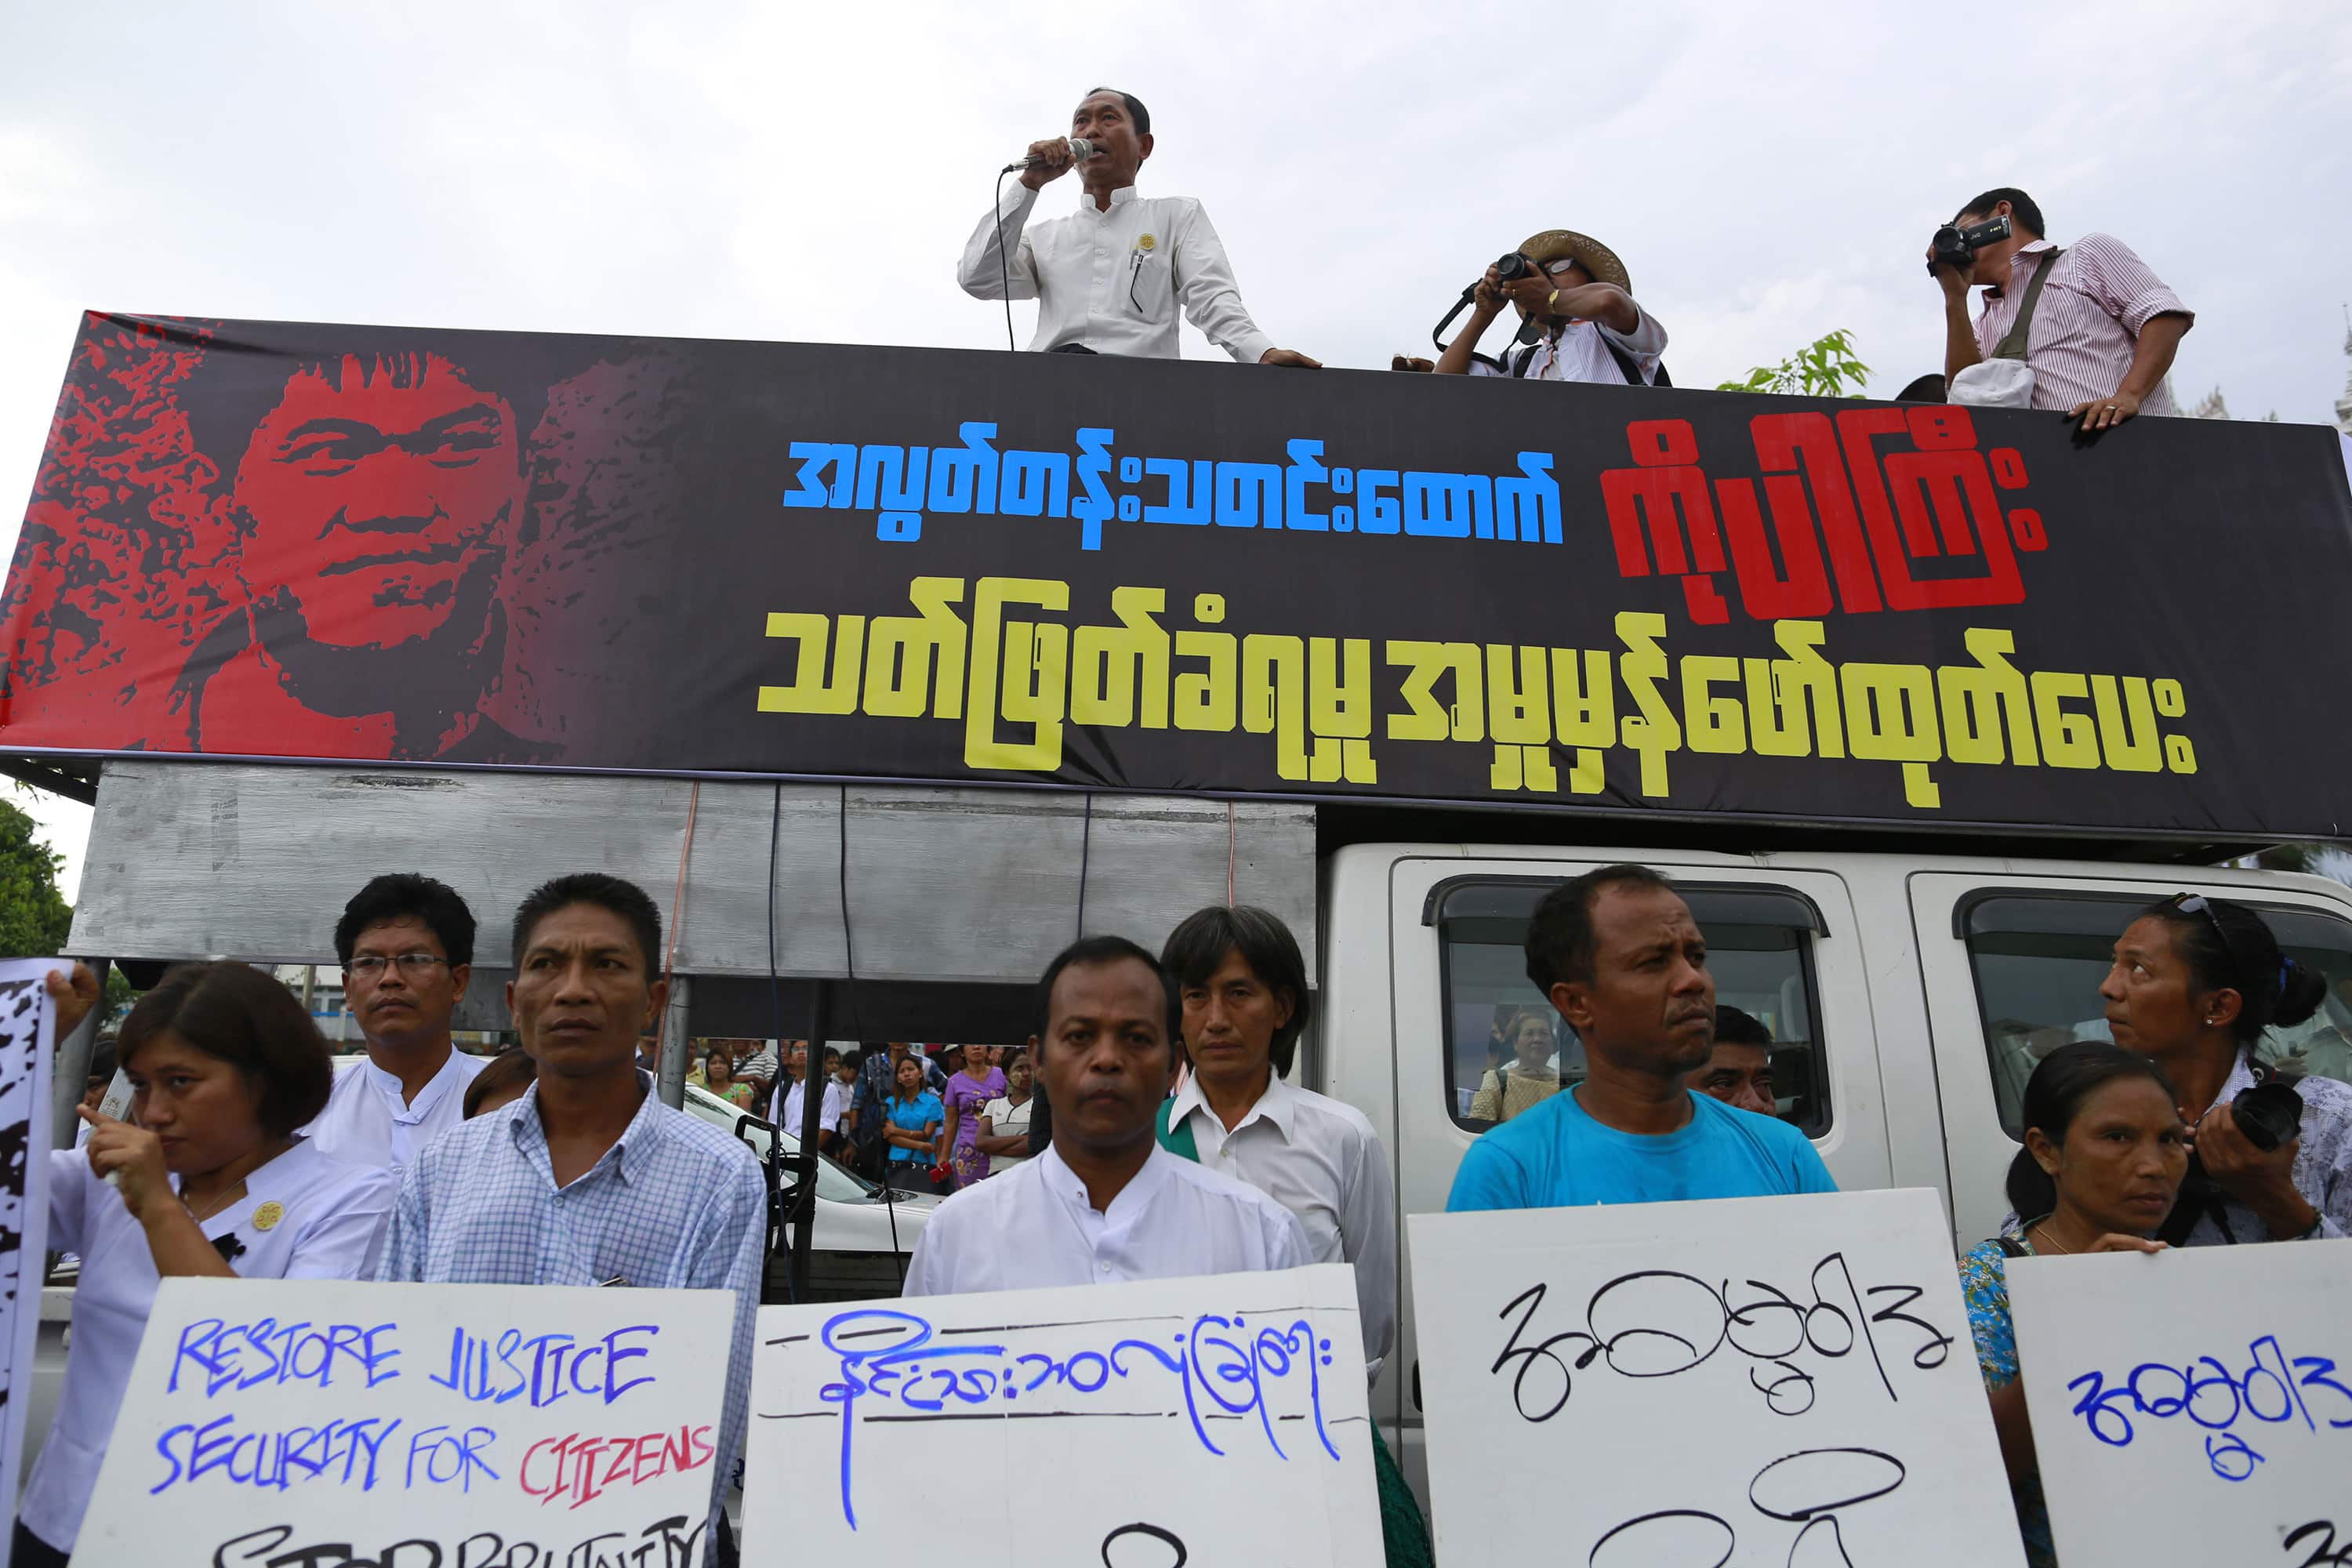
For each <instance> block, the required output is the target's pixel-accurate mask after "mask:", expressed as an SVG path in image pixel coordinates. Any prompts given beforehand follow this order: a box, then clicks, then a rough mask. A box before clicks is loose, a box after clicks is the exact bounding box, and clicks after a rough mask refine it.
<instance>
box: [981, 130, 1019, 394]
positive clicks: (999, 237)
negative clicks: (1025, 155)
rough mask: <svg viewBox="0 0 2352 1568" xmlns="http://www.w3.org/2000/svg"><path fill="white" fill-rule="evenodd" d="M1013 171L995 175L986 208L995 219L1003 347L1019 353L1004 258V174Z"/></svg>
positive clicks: (1009, 268) (1009, 276)
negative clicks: (1002, 301) (1001, 305)
mask: <svg viewBox="0 0 2352 1568" xmlns="http://www.w3.org/2000/svg"><path fill="white" fill-rule="evenodd" d="M1011 173H1013V171H1012V170H1010V169H1001V170H999V171H997V175H996V196H995V200H994V202H993V203H992V205H991V206H990V207H989V209H988V212H989V216H991V217H992V218H994V219H995V220H996V278H997V282H998V284H999V286H1000V288H1001V289H1002V291H1003V296H1004V347H1005V352H1007V353H1020V352H1021V345H1020V344H1019V343H1017V342H1014V341H1013V268H1012V266H1011V264H1010V263H1009V262H1007V261H1006V260H1005V258H1004V176H1005V175H1007V174H1011Z"/></svg>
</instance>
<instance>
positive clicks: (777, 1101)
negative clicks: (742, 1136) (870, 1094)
mask: <svg viewBox="0 0 2352 1568" xmlns="http://www.w3.org/2000/svg"><path fill="white" fill-rule="evenodd" d="M806 1082H807V1080H806V1079H803V1080H802V1081H801V1082H800V1083H793V1084H787V1085H786V1086H785V1087H784V1088H782V1089H778V1090H776V1092H775V1093H773V1094H772V1095H770V1096H769V1097H768V1110H769V1112H770V1114H769V1120H770V1121H774V1122H775V1123H776V1125H777V1126H779V1127H781V1128H782V1129H783V1130H784V1131H787V1132H789V1133H791V1134H792V1135H793V1137H795V1138H797V1137H799V1136H800V1135H801V1108H802V1105H803V1101H804V1100H805V1099H806V1097H805V1096H803V1094H802V1093H801V1089H803V1086H804V1085H805V1084H806ZM848 1114H849V1086H848V1085H847V1084H845V1083H843V1082H842V1081H841V1080H840V1079H837V1078H835V1077H833V1076H832V1075H831V1074H829V1073H828V1074H827V1075H826V1076H825V1080H824V1098H823V1099H821V1100H818V1101H817V1107H816V1124H817V1127H818V1128H819V1130H821V1131H826V1132H831V1133H833V1134H835V1136H838V1135H839V1134H840V1132H841V1119H842V1118H843V1117H845V1116H846V1115H848Z"/></svg>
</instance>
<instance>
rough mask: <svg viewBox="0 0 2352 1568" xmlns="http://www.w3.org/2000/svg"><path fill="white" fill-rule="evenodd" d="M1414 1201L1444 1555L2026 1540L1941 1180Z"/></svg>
mask: <svg viewBox="0 0 2352 1568" xmlns="http://www.w3.org/2000/svg"><path fill="white" fill-rule="evenodd" d="M1408 1224H1409V1225H1410V1226H1411V1231H1412V1279H1413V1298H1412V1299H1413V1308H1414V1314H1415V1321H1416V1327H1417V1331H1418V1336H1419V1344H1420V1350H1421V1373H1422V1398H1423V1406H1424V1415H1425V1418H1426V1420H1427V1422H1428V1439H1429V1488H1430V1499H1431V1502H1432V1504H1433V1510H1432V1511H1433V1522H1434V1525H1435V1528H1436V1533H1437V1556H1438V1561H1439V1562H1441V1563H1573V1564H1576V1565H1577V1568H1722V1565H1726V1564H1729V1565H1740V1564H1757V1565H1761V1564H1766V1563H1769V1564H1772V1565H1773V1568H1781V1565H1782V1564H1801V1565H1815V1568H1832V1565H1835V1568H1843V1565H1845V1564H1852V1568H1892V1565H1895V1564H1900V1565H1902V1568H1931V1565H1938V1564H1950V1565H1952V1568H1962V1565H1966V1568H1988V1565H1995V1564H2013V1563H2022V1562H2023V1560H2024V1553H2023V1550H2022V1548H2021V1546H2020V1545H2019V1542H2018V1538H2017V1526H2016V1523H2015V1514H2014V1511H2013V1510H2012V1509H2011V1504H2010V1497H2009V1485H2008V1482H2007V1480H2006V1479H2005V1478H2004V1476H2003V1473H2002V1470H2001V1465H2000V1450H1999V1447H1998V1445H1997V1443H1996V1441H1995V1439H1994V1436H1993V1429H1992V1413H1991V1409H1990V1406H1989V1405H1987V1404H1986V1402H1985V1392H1984V1385H1983V1383H1982V1381H1981V1380H1980V1379H1979V1375H1978V1373H1977V1360H1976V1354H1975V1352H1974V1349H1973V1348H1972V1346H1971V1343H1970V1341H1969V1325H1968V1318H1967V1315H1966V1313H1965V1312H1964V1311H1963V1310H1962V1308H1961V1305H1960V1295H1959V1284H1958V1274H1957V1272H1956V1270H1955V1268H1954V1265H1953V1260H1952V1249H1951V1243H1950V1235H1951V1233H1950V1232H1949V1230H1948V1229H1947V1228H1946V1226H1945V1224H1944V1215H1943V1209H1942V1207H1941V1205H1939V1204H1938V1202H1937V1197H1936V1194H1934V1193H1932V1192H1927V1191H1908V1192H1879V1193H1853V1194H1822V1195H1819V1196H1809V1197H1783V1198H1738V1199H1726V1200H1720V1201H1717V1202H1711V1203H1684V1204H1638V1205H1622V1206H1618V1207H1606V1208H1556V1209H1525V1210H1517V1211H1512V1212H1507V1213H1491V1214H1461V1215H1412V1217H1411V1219H1410V1220H1409V1221H1408Z"/></svg>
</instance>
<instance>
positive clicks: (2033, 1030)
mask: <svg viewBox="0 0 2352 1568" xmlns="http://www.w3.org/2000/svg"><path fill="white" fill-rule="evenodd" d="M1627 860H1631V861H1638V862H1640V863H1641V864H1643V865H1646V866H1651V867H1654V868H1657V869H1658V870H1661V871H1663V872H1664V873H1665V874H1667V875H1668V876H1670V877H1671V878H1673V879H1674V880H1675V885H1676V888H1677V889H1678V890H1679V891H1680V892H1681V893H1682V896H1683V897H1684V898H1685V900H1687V901H1688V902H1689V904H1690V906H1691V909H1692V912H1693V913H1694V914H1695V915H1696V918H1697V921H1698V923H1699V926H1700V928H1701V929H1702V930H1703V931H1705V933H1706V939H1707V966H1708V968H1709V969H1710V970H1712V971H1713V972H1714V974H1715V980H1716V988H1717V1000H1718V1001H1719V1002H1720V1003H1723V1004H1726V1005H1731V1006H1736V1007H1738V1008H1740V1009H1741V1010H1743V1011H1745V1012H1748V1013H1749V1014H1751V1015H1753V1016H1756V1017H1757V1018H1758V1019H1759V1020H1761V1021H1762V1022H1763V1023H1764V1024H1765V1025H1766V1026H1767V1027H1768V1028H1769V1029H1770V1030H1771V1032H1772V1037H1773V1039H1774V1040H1775V1041H1776V1042H1777V1045H1776V1047H1775V1049H1774V1053H1773V1054H1774V1063H1773V1066H1774V1074H1773V1077H1774V1082H1775V1088H1776V1090H1777V1092H1778V1093H1779V1094H1780V1097H1781V1101H1780V1105H1781V1114H1782V1115H1783V1116H1784V1117H1785V1118H1787V1119H1788V1120H1790V1121H1793V1122H1795V1123H1796V1124H1797V1125H1798V1126H1800V1127H1801V1128H1803V1129H1804V1131H1806V1132H1807V1133H1808V1134H1809V1135H1811V1138H1812V1140H1813V1142H1814V1145H1815V1147H1817V1148H1818V1149H1819V1150H1820V1151H1821V1153H1822V1160H1823V1161H1824V1162H1825V1163H1827V1164H1828V1166H1829V1168H1830V1171H1831V1173H1832V1174H1833V1175H1834V1176H1835V1177H1836V1178H1837V1182H1838V1185H1839V1186H1840V1187H1842V1188H1844V1189H1847V1190H1853V1189H1859V1188H1868V1187H1896V1186H1899V1187H1933V1188H1935V1189H1936V1190H1937V1191H1938V1192H1940V1193H1942V1194H1944V1196H1945V1200H1946V1206H1947V1210H1948V1215H1949V1216H1950V1219H1951V1224H1952V1239H1953V1241H1954V1244H1955V1246H1956V1247H1967V1246H1970V1245H1973V1244H1974V1243H1976V1242H1978V1241H1980V1240H1982V1239H1983V1238H1985V1237H1988V1236H1991V1235H1993V1234H1994V1233H1995V1232H1996V1231H1997V1230H1998V1228H1999V1226H2000V1221H2001V1218H2002V1217H2003V1215H2005V1213H2006V1212H2007V1209H2008V1205H2007V1203H2006V1202H2005V1201H2004V1199H2003V1198H2002V1196H2001V1182H2002V1177H2003V1175H2004V1174H2005V1173H2007V1171H2008V1169H2009V1164H2010V1161H2011V1157H2012V1156H2013V1155H2014V1154H2015V1153H2016V1152H2017V1149H2018V1146H2019V1145H2018V1142H2017V1139H2018V1135H2019V1133H2020V1131H2021V1128H2020V1126H2019V1122H2018V1105H2019V1100H2020V1098H2021V1094H2022V1092H2023V1089H2024V1084H2025V1079H2026V1078H2027V1076H2028V1075H2030V1074H2031V1072H2032V1066H2033V1063H2034V1062H2035V1061H2037V1060H2039V1059H2040V1058H2041V1057H2042V1055H2044V1054H2046V1053H2047V1052H2048V1051H2049V1050H2050V1049H2052V1048H2053V1047H2055V1046H2058V1045H2061V1044H2063V1043H2065V1042H2066V1041H2068V1040H2071V1039H2075V1038H2091V1037H2104V1031H2105V1026H2104V1023H2103V1021H2102V1019H2101V1010H2102V1004H2101V1002H2100V1000H2099V996H2098V994H2097V993H2098V985H2099V983H2100V981H2101V980H2102V979H2104V978H2105V974H2106V973H2107V967H2108V953H2109V950H2110V949H2111V948H2112V946H2113V944H2114V942H2115V940H2116V937H2117V936H2118V935H2120V934H2121V933H2122V931H2123V928H2124V927H2125V925H2126V924H2127V923H2128V921H2129V919H2130V916H2131V915H2132V913H2133V912H2134V911H2136V910H2138V909H2140V908H2142V907H2143V906H2145V905H2147V904H2150V903H2154V902H2156V901H2157V900H2160V899H2164V898H2167V897H2168V896H2170V895H2171V894H2173V893H2175V892H2179V891H2182V890H2184V889H2186V890H2189V891H2195V892H2203V893H2210V894H2218V895H2221V896H2222V897H2226V898H2231V899H2235V900H2240V901H2242V902H2244V903H2246V904H2249V905H2251V906H2252V907H2254V908H2256V909H2258V910H2261V911H2262V912H2263V915H2264V916H2265V918H2267V919H2268V920H2269V921H2270V923H2271V927H2272V929H2273V931H2276V932H2277V933H2278V936H2279V939H2280V942H2281V944H2282V945H2283V946H2284V948H2285V949H2286V951H2287V952H2288V953H2289V954H2290V955H2292V956H2293V957H2294V958H2295V959H2297V960H2298V961H2300V962H2301V963H2304V964H2305V965H2307V966H2309V967H2311V968H2312V969H2314V970H2315V971H2316V972H2318V973H2323V974H2325V975H2326V976H2327V977H2328V980H2329V993H2328V996H2327V999H2326V1003H2325V1004H2324V1005H2323V1007H2322V1010H2321V1012H2320V1014H2319V1015H2318V1016H2316V1017H2315V1018H2314V1019H2313V1020H2312V1022H2311V1023H2309V1024H2307V1025H2304V1026H2298V1027H2297V1028H2294V1029H2293V1030H2286V1031H2278V1030H2273V1032H2272V1037H2271V1038H2270V1039H2269V1040H2268V1041H2267V1042H2266V1053H2265V1054H2267V1055H2269V1056H2270V1057H2272V1058H2273V1059H2287V1058H2292V1065H2293V1066H2294V1068H2295V1069H2296V1070H2299V1071H2303V1072H2308V1073H2325V1074H2327V1075H2329V1076H2334V1077H2339V1078H2344V1077H2352V1002H2347V994H2352V889H2347V888H2346V887H2344V886H2343V885H2342V884H2339V883H2336V882H2332V881H2328V880H2326V879H2322V878H2318V877H2305V876H2293V875H2288V874H2284V873H2279V872H2270V871H2239V870H2229V869H2220V868H2209V867H2163V866H2149V865H2118V864H2110V863H2101V862H2095V861H2067V860H2047V861H2038V860H2021V859H1999V858H1967V857H1958V856H1953V857H1935V856H1916V855H1887V854H1871V853H1853V852H1847V853H1841V852H1835V851H1818V852H1816V851H1800V852H1790V853H1775V854H1769V855H1754V856H1738V855H1727V854H1712V853H1706V852H1703V851H1696V850H1689V849H1671V848H1625V849H1619V848H1611V849H1580V848H1574V847H1529V846H1496V847H1482V846H1476V845H1460V844H1360V845H1353V846H1349V847H1343V848H1340V849H1338V850H1337V851H1335V852H1334V853H1332V854H1330V855H1329V856H1328V858H1326V860H1325V861H1324V864H1323V872H1322V898H1321V910H1322V915H1323V928H1322V931H1323V941H1322V952H1321V954H1320V959H1321V962H1320V963H1319V964H1318V969H1319V972H1320V975H1321V979H1322V997H1321V1002H1322V1007H1321V1010H1320V1012H1321V1022H1320V1023H1319V1025H1318V1026H1317V1028H1316V1030H1315V1035H1314V1037H1313V1039H1311V1040H1310V1041H1309V1043H1308V1044H1307V1047H1306V1048H1305V1049H1303V1050H1302V1052H1301V1057H1300V1065H1299V1067H1298V1068H1297V1074H1298V1076H1299V1077H1300V1078H1301V1079H1303V1080H1304V1081H1305V1082H1306V1083H1307V1086H1308V1087H1310V1088H1315V1089H1321V1090H1323V1091H1324V1092H1326V1093H1328V1094H1332V1095H1336V1096H1338V1097H1339V1098H1340V1099H1342V1100H1347V1101H1349V1103H1350V1104H1352V1105H1355V1106H1356V1107H1358V1108H1359V1109H1360V1110H1363V1111H1364V1113H1365V1114H1366V1115H1368V1116H1370V1118H1371V1119H1372V1123H1373V1125H1374V1126H1375V1127H1376V1128H1378V1129H1379V1131H1380V1133H1381V1139H1382V1141H1383V1142H1385V1143H1386V1145H1387V1147H1388V1149H1389V1152H1390V1154H1391V1159H1392V1160H1393V1161H1394V1164H1395V1175H1396V1189H1397V1205H1398V1211H1399V1225H1400V1228H1401V1229H1402V1216H1403V1215H1410V1214H1424V1213H1430V1212H1433V1211H1437V1210H1442V1209H1443V1208H1444V1206H1445V1198H1446V1194H1447V1192H1448V1191H1449V1190H1450V1189H1451V1187H1452V1185H1453V1182H1454V1170H1455V1168H1456V1167H1457V1166H1458V1165H1459V1164H1460V1163H1461V1160H1462V1154H1463V1152H1464V1151H1465V1150H1466V1149H1467V1148H1469V1146H1470V1143H1471V1141H1472V1140H1473V1139H1474V1138H1475V1137H1477V1136H1478V1134H1479V1132H1480V1131H1481V1130H1483V1128H1484V1126H1485V1125H1486V1124H1485V1123H1483V1122H1478V1121H1473V1120H1472V1119H1471V1118H1470V1116H1469V1114H1468V1110H1469V1103H1470V1098H1471V1092H1472V1091H1473V1090H1475V1088H1476V1086H1477V1084H1478V1082H1479V1080H1480V1079H1481V1077H1482V1076H1483V1074H1484V1072H1485V1070H1486V1065H1487V1058H1486V1042H1487V1038H1488V1033H1489V1030H1490V1028H1491V1026H1492V1024H1493V1021H1494V1019H1495V1018H1496V1010H1497V1008H1516V1007H1519V1006H1544V1005H1547V1004H1545V1002H1544V999H1543V997H1542V996H1541V995H1540V994H1538V991H1537V990H1536V988H1535V987H1534V986H1533V985H1532V984H1529V983H1528V978H1527V975H1526V973H1525V967H1524V964H1525V960H1524V955H1523V952H1522V949H1521V942H1522V941H1523V939H1524V937H1525V933H1526V929H1527V923H1528V917H1529V916H1530V914H1531V913H1532V912H1533V910H1534V909H1535V905H1536V902H1537V900H1539V899H1540V898H1542V896H1543V895H1544V893H1545V892H1547V891H1548V890H1549V889H1551V888H1553V887H1556V886H1558V885H1559V883H1560V882H1561V881H1563V880H1565V879H1568V878H1570V877H1574V876H1577V875H1580V874H1581V873H1582V872H1585V871H1589V870H1592V869H1594V868H1598V867H1601V866H1606V865H1611V864H1613V863H1616V862H1619V861H1627ZM1563 1076H1564V1077H1565V1078H1567V1079H1570V1080H1572V1079H1574V1077H1575V1070H1574V1068H1573V1067H1572V1066H1570V1067H1568V1068H1566V1069H1565V1070H1564V1072H1563ZM1411 1267H1412V1264H1411V1258H1409V1257H1406V1258H1401V1260H1400V1264H1399V1270H1400V1273H1399V1279H1398V1281H1397V1288H1398V1298H1399V1302H1400V1305H1401V1308H1402V1314H1401V1323H1400V1339H1399V1348H1398V1352H1397V1353H1396V1354H1394V1355H1392V1356H1391V1357H1390V1358H1389V1362H1388V1366H1387V1368H1386V1369H1385V1370H1384V1371H1383V1373H1382V1375H1381V1383H1380V1384H1379V1386H1378V1387H1377V1388H1376V1389H1375V1390H1374V1392H1373V1408H1374V1411H1375V1412H1376V1415H1377V1418H1378V1419H1380V1420H1381V1422H1383V1423H1384V1424H1385V1423H1389V1422H1394V1423H1395V1424H1396V1425H1397V1426H1398V1428H1400V1434H1399V1435H1400V1436H1402V1453H1403V1456H1404V1458H1405V1463H1406V1468H1407V1473H1408V1475H1410V1476H1412V1478H1413V1479H1414V1480H1415V1484H1416V1485H1417V1486H1418V1485H1420V1484H1421V1483H1422V1476H1423V1470H1422V1452H1421V1442H1422V1437H1421V1414H1420V1409H1419V1406H1418V1404H1417V1401H1416V1398H1415V1395H1414V1388H1415V1384H1414V1372H1415V1368H1416V1366H1417V1355H1416V1352H1415V1347H1414V1339H1413V1314H1412V1280H1411V1275H1410V1270H1411Z"/></svg>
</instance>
